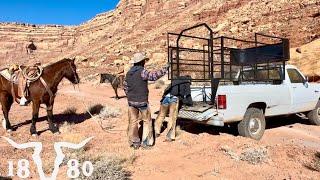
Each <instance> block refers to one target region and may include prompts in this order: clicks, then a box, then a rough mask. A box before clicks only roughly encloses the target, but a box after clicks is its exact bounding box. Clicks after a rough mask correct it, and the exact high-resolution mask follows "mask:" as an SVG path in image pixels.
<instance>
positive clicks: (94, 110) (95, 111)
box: [89, 104, 104, 115]
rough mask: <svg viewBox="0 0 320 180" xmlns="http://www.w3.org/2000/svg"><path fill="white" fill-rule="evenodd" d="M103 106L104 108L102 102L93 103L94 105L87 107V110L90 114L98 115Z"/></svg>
mask: <svg viewBox="0 0 320 180" xmlns="http://www.w3.org/2000/svg"><path fill="white" fill-rule="evenodd" d="M103 108H104V106H103V105H102V104H95V105H93V106H91V107H89V112H90V113H91V114H92V115H98V114H100V112H101V110H102V109H103Z"/></svg>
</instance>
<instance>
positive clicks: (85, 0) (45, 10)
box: [0, 0, 119, 25]
mask: <svg viewBox="0 0 320 180" xmlns="http://www.w3.org/2000/svg"><path fill="white" fill-rule="evenodd" d="M118 2H119V0H0V22H24V23H30V24H60V25H78V24H80V23H82V22H85V21H87V20H89V19H91V18H93V17H94V16H95V15H96V14H99V13H102V12H105V11H108V10H111V9H114V8H115V7H116V5H117V4H118Z"/></svg>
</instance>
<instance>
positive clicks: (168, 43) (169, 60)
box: [167, 33, 172, 79]
mask: <svg viewBox="0 0 320 180" xmlns="http://www.w3.org/2000/svg"><path fill="white" fill-rule="evenodd" d="M167 48H168V63H170V67H169V70H168V79H170V74H172V59H171V58H170V53H172V52H170V51H171V49H170V38H169V33H168V34H167Z"/></svg>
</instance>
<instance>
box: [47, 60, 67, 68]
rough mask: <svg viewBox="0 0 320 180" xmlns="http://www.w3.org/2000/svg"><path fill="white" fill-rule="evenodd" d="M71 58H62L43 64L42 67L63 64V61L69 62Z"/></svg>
mask: <svg viewBox="0 0 320 180" xmlns="http://www.w3.org/2000/svg"><path fill="white" fill-rule="evenodd" d="M71 60H72V59H70V58H63V59H62V60H59V61H56V62H51V63H48V64H45V65H43V68H50V67H52V66H55V65H58V64H63V63H66V62H69V61H71Z"/></svg>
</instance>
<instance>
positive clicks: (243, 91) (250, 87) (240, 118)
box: [179, 65, 320, 140]
mask: <svg viewBox="0 0 320 180" xmlns="http://www.w3.org/2000/svg"><path fill="white" fill-rule="evenodd" d="M285 69H286V72H285V80H283V81H282V82H280V83H278V84H272V83H261V82H259V83H258V82H257V83H254V82H251V83H249V82H247V83H241V84H239V85H233V84H225V85H223V84H222V85H221V83H220V85H219V86H218V90H217V95H216V105H215V106H213V105H209V104H206V103H203V98H204V97H210V93H211V87H191V96H192V99H193V101H194V102H195V104H198V105H194V106H193V107H183V108H182V109H181V110H180V111H179V118H183V119H188V120H193V121H195V122H199V123H203V124H209V125H214V126H224V125H225V124H228V123H234V122H239V123H238V132H239V134H240V135H241V136H245V137H249V138H252V139H256V140H259V139H260V138H261V137H262V136H263V133H264V130H265V126H266V122H265V118H266V117H272V116H281V115H289V114H297V113H304V114H306V115H307V117H308V118H309V120H310V122H311V123H312V124H314V125H320V84H316V83H308V81H307V78H305V76H304V75H303V74H302V73H301V72H300V71H299V70H298V69H297V68H296V67H295V66H292V65H287V66H286V68H285ZM238 75H239V74H238ZM197 102H198V103H197Z"/></svg>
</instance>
